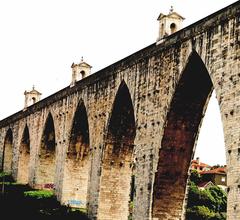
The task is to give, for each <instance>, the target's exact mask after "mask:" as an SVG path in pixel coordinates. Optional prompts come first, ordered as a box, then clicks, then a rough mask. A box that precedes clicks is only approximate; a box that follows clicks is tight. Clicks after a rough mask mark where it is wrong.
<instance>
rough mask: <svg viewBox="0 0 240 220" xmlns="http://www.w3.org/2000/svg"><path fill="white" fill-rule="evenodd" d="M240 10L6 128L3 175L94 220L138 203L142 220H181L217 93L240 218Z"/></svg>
mask: <svg viewBox="0 0 240 220" xmlns="http://www.w3.org/2000/svg"><path fill="white" fill-rule="evenodd" d="M239 6H240V4H239V1H237V2H236V3H234V4H232V5H230V6H228V7H226V8H224V9H222V10H220V11H218V12H216V13H214V14H212V15H210V16H208V17H206V18H204V19H202V20H200V21H198V22H196V23H194V24H192V25H190V26H188V27H186V28H184V29H182V30H180V31H177V32H175V33H173V34H171V35H170V36H168V37H166V38H165V39H164V41H161V42H160V43H157V44H156V43H154V44H152V45H150V46H148V47H146V48H144V49H142V50H140V51H138V52H136V53H134V54H132V55H130V56H128V57H126V58H124V59H122V60H120V61H118V62H117V63H114V64H112V65H110V66H108V67H106V68H104V69H102V70H100V71H98V72H96V73H94V74H92V75H90V76H88V77H86V78H84V79H81V80H80V81H78V82H76V83H75V84H74V85H71V86H68V87H66V88H64V89H62V90H60V91H58V92H56V93H55V94H53V95H51V96H49V97H47V98H45V99H43V100H41V101H39V102H36V103H34V104H33V105H31V106H29V107H27V108H25V109H24V110H21V111H19V112H17V113H15V114H13V115H11V116H9V117H8V118H5V119H3V120H2V121H0V153H1V154H0V161H1V165H2V169H3V170H4V171H6V172H11V173H12V175H13V177H14V178H15V180H16V181H18V182H22V183H28V184H30V185H31V186H32V187H35V188H51V187H53V189H54V192H55V194H56V196H57V198H58V200H59V201H61V202H62V203H63V204H69V205H71V206H77V207H87V210H88V215H89V216H90V218H91V219H99V220H108V219H109V220H110V219H111V220H112V219H116V220H118V219H119V220H125V219H127V218H128V215H129V203H130V200H131V199H133V202H134V208H133V219H138V220H140V219H142V220H146V219H164V220H167V219H175V220H177V219H181V218H182V215H183V214H182V213H184V212H183V210H184V198H185V191H186V185H187V178H188V170H189V165H190V161H191V159H192V158H193V155H194V151H195V146H196V141H197V137H198V133H199V129H200V126H201V122H202V119H203V117H204V113H205V110H206V107H207V104H208V101H209V97H210V95H211V93H212V91H213V89H215V91H216V95H217V99H218V103H219V106H220V111H221V117H222V124H223V130H224V138H225V146H226V158H227V179H228V183H227V185H228V206H227V219H228V220H236V219H240V205H239V203H240V195H239V194H240V191H239V188H240V153H239V152H240V124H239V121H238V120H239V118H240V9H239ZM133 176H134V178H133ZM133 182H134V184H133ZM131 186H134V189H131ZM132 191H134V193H133V195H132V193H130V192H132ZM130 195H131V196H130Z"/></svg>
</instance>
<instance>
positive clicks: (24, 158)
mask: <svg viewBox="0 0 240 220" xmlns="http://www.w3.org/2000/svg"><path fill="white" fill-rule="evenodd" d="M29 162H30V135H29V129H28V126H27V125H26V126H25V128H24V131H23V134H22V138H21V142H20V147H19V164H18V182H20V183H24V184H26V183H28V175H29Z"/></svg>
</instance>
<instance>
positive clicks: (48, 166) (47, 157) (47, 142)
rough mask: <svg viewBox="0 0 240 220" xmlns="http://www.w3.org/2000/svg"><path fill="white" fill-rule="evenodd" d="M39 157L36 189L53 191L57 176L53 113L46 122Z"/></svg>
mask: <svg viewBox="0 0 240 220" xmlns="http://www.w3.org/2000/svg"><path fill="white" fill-rule="evenodd" d="M38 157H39V158H38V167H37V174H36V181H35V184H36V185H35V187H36V188H41V189H53V188H54V174H55V128H54V122H53V117H52V115H51V113H49V114H48V117H47V120H46V122H45V127H44V131H43V134H42V138H41V143H40V149H39V154H38Z"/></svg>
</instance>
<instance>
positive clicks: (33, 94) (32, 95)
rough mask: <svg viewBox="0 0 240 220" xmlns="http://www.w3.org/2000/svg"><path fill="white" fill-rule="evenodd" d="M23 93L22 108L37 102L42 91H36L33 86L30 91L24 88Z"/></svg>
mask: <svg viewBox="0 0 240 220" xmlns="http://www.w3.org/2000/svg"><path fill="white" fill-rule="evenodd" d="M24 95H25V103H24V109H25V108H27V107H28V106H30V105H33V104H35V103H36V102H38V101H39V100H40V99H41V95H42V93H40V92H38V91H37V90H36V89H35V87H34V86H33V87H32V90H31V91H29V92H28V91H26V90H25V92H24Z"/></svg>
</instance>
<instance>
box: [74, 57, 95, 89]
mask: <svg viewBox="0 0 240 220" xmlns="http://www.w3.org/2000/svg"><path fill="white" fill-rule="evenodd" d="M71 68H72V82H71V86H74V85H75V83H76V82H77V81H79V80H81V79H83V78H85V77H87V76H89V75H90V74H91V68H92V66H90V65H89V64H87V63H86V62H84V61H83V57H82V59H81V62H80V63H79V64H75V63H73V64H72V66H71Z"/></svg>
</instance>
